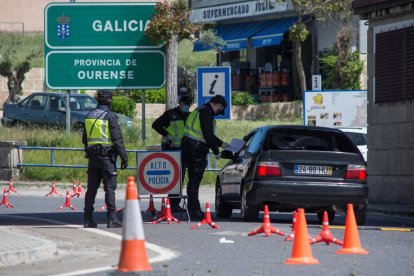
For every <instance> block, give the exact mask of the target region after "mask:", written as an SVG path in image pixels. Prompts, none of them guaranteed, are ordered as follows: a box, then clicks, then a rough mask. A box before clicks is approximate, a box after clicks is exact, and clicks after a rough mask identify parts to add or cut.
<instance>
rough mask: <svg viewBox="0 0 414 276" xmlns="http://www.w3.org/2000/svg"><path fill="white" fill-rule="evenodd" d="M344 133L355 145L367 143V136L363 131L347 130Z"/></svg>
mask: <svg viewBox="0 0 414 276" xmlns="http://www.w3.org/2000/svg"><path fill="white" fill-rule="evenodd" d="M344 133H345V134H346V135H347V136H348V137H349V138H350V139H351V140H352V142H354V143H355V145H357V146H364V145H366V144H367V137H366V135H365V134H364V133H357V132H347V131H344Z"/></svg>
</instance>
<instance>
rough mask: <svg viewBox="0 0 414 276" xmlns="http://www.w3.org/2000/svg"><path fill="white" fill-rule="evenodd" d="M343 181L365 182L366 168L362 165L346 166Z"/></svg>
mask: <svg viewBox="0 0 414 276" xmlns="http://www.w3.org/2000/svg"><path fill="white" fill-rule="evenodd" d="M345 179H359V180H367V168H366V167H365V166H364V165H348V168H347V170H346V175H345Z"/></svg>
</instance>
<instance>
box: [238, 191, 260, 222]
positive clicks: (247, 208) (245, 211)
mask: <svg viewBox="0 0 414 276" xmlns="http://www.w3.org/2000/svg"><path fill="white" fill-rule="evenodd" d="M240 213H241V219H242V221H257V219H258V218H259V206H256V205H250V204H248V202H247V191H246V188H245V187H243V188H242V195H241V206H240Z"/></svg>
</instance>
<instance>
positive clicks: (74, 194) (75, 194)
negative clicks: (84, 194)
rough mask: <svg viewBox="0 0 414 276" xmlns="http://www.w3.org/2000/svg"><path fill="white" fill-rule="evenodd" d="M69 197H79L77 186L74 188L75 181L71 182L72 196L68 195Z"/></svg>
mask: <svg viewBox="0 0 414 276" xmlns="http://www.w3.org/2000/svg"><path fill="white" fill-rule="evenodd" d="M70 196H71V197H75V196H77V197H79V193H78V186H76V181H75V180H73V188H72V194H70Z"/></svg>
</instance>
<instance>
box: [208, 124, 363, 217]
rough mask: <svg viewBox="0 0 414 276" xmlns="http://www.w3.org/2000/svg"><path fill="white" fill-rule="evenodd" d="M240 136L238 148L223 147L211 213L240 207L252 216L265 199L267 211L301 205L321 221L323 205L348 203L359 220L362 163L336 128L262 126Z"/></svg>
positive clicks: (331, 209)
mask: <svg viewBox="0 0 414 276" xmlns="http://www.w3.org/2000/svg"><path fill="white" fill-rule="evenodd" d="M243 140H244V141H245V145H244V147H243V148H242V149H241V150H240V152H238V153H234V152H229V151H223V152H222V157H223V158H228V159H231V161H230V162H229V163H228V164H227V165H226V166H224V168H223V169H222V170H221V171H220V172H219V174H218V176H217V181H216V200H215V207H216V215H217V216H218V217H222V218H228V217H230V216H231V214H232V210H233V209H240V210H241V218H242V220H243V221H255V220H257V219H258V216H259V212H260V211H261V210H263V206H264V205H265V204H267V205H268V206H269V210H271V211H286V212H287V211H289V212H290V211H293V210H295V209H296V208H305V209H306V211H307V212H316V213H317V214H318V219H319V220H320V221H322V215H323V211H325V210H326V211H328V217H329V221H330V222H332V221H333V220H334V217H335V212H336V211H345V210H346V204H347V203H352V204H354V209H355V217H356V220H357V223H358V224H359V225H363V224H364V223H365V219H366V213H367V197H368V185H367V173H366V165H365V161H364V158H363V156H362V155H361V152H360V151H359V150H358V148H357V146H355V144H354V143H353V142H352V141H351V140H350V139H349V138H348V137H347V136H346V135H345V134H344V133H343V132H342V131H340V130H337V129H333V128H324V127H311V126H264V127H260V128H257V129H254V130H253V131H251V132H250V133H249V134H247V135H246V136H245V137H244V138H243Z"/></svg>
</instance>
